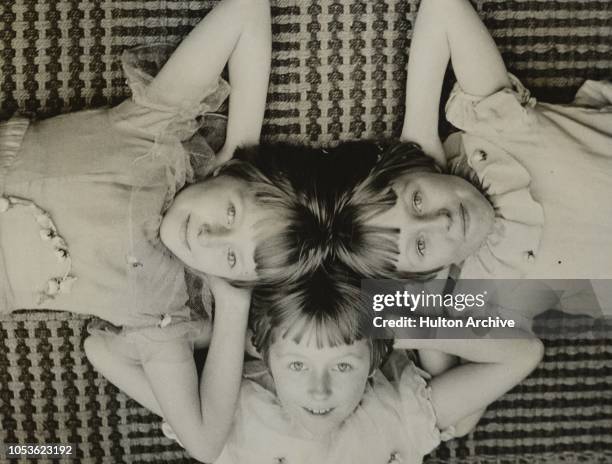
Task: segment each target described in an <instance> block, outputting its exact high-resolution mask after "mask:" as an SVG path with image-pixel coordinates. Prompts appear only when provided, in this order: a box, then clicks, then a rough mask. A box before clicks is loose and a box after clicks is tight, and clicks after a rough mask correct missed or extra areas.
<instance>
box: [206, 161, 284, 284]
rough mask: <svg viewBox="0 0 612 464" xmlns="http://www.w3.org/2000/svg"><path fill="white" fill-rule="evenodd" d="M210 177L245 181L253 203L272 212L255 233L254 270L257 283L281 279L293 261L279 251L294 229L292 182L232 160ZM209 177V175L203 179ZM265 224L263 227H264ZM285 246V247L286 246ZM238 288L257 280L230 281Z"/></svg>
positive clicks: (256, 225)
mask: <svg viewBox="0 0 612 464" xmlns="http://www.w3.org/2000/svg"><path fill="white" fill-rule="evenodd" d="M210 177H228V178H231V179H236V180H239V181H242V182H244V183H246V184H247V185H248V188H249V192H250V193H251V194H252V198H253V201H254V203H255V204H256V205H257V206H260V207H262V208H265V209H267V210H269V211H270V213H271V214H269V215H268V218H271V219H268V222H271V223H268V224H261V223H258V224H255V230H254V231H253V233H254V234H255V236H256V239H257V240H256V241H257V245H256V247H255V255H254V261H255V270H256V271H257V275H258V278H257V283H274V282H278V281H282V280H283V279H284V276H285V275H286V272H287V269H288V268H291V267H292V265H293V264H294V263H293V261H292V259H291V257H290V256H288V255H289V254H290V253H284V254H283V253H279V250H281V249H282V248H283V247H282V245H283V244H284V243H285V241H286V240H285V235H286V231H287V230H288V229H290V228H291V220H292V219H291V217H292V208H293V197H294V195H295V193H294V192H293V190H292V188H291V185H290V184H288V183H287V182H282V181H281V180H282V179H280V178H279V179H275V180H276V181H275V182H273V181H272V180H271V179H270V178H269V177H268V176H266V175H265V174H264V173H263V172H262V171H261V170H260V169H258V168H257V167H256V166H254V165H253V164H252V163H249V162H246V161H242V160H239V159H232V160H230V161H228V162H226V163H224V164H222V165H221V166H220V167H219V168H217V169H216V170H215V171H213V172H211V173H210V174H209V176H208V178H210ZM204 180H206V178H205V179H204ZM264 225H265V227H262V226H264ZM285 248H286V247H285ZM230 283H231V284H232V285H235V286H238V287H252V286H253V285H254V284H255V282H249V281H235V280H234V281H231V282H230Z"/></svg>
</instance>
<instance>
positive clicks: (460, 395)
mask: <svg viewBox="0 0 612 464" xmlns="http://www.w3.org/2000/svg"><path fill="white" fill-rule="evenodd" d="M450 330H453V336H455V337H456V336H458V335H459V334H458V333H457V331H458V330H460V329H450ZM469 332H470V329H466V338H465V339H440V338H436V339H427V340H412V339H403V340H397V341H396V344H395V347H396V348H402V349H419V350H420V349H434V350H439V351H442V352H444V353H448V354H450V355H453V356H458V357H460V358H462V359H464V360H465V361H466V363H465V364H460V365H457V366H455V367H453V368H451V369H449V370H447V371H446V372H444V373H443V374H440V375H438V376H437V377H434V378H433V379H432V381H431V390H432V402H433V405H434V409H435V411H436V415H437V418H438V426H439V427H440V428H446V427H449V426H451V425H456V424H457V423H459V422H461V421H462V420H464V419H466V418H468V417H470V416H472V415H473V414H475V413H477V412H478V411H480V410H482V409H483V408H485V407H486V406H487V405H489V404H490V403H492V402H493V401H495V400H496V399H497V398H499V397H500V396H501V395H503V394H504V393H506V392H507V391H508V390H510V389H511V388H512V387H514V386H515V385H516V384H518V383H519V382H520V381H521V380H522V379H524V378H525V377H526V376H527V375H528V374H529V373H530V372H531V371H532V370H533V369H534V368H535V367H536V366H537V365H538V363H539V362H540V360H541V359H542V355H543V352H544V348H543V345H542V342H540V341H539V340H538V339H536V338H501V337H527V334H526V333H524V332H522V331H520V330H517V329H493V330H491V332H490V333H489V334H488V336H487V338H484V339H469V338H468V337H469V336H470V335H472V336H473V334H470V333H469ZM438 335H439V336H440V337H444V335H443V334H438Z"/></svg>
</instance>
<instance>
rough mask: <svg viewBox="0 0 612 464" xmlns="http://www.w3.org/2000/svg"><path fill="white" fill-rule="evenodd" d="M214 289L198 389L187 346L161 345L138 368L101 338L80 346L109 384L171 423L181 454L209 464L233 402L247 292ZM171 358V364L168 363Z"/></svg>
mask: <svg viewBox="0 0 612 464" xmlns="http://www.w3.org/2000/svg"><path fill="white" fill-rule="evenodd" d="M220 286H221V287H223V286H228V287H229V284H227V283H225V282H216V291H214V290H213V293H214V295H215V301H216V311H215V312H216V318H215V323H214V326H213V331H212V339H211V343H210V348H209V351H208V356H207V358H206V364H205V367H204V373H203V375H202V379H201V381H200V384H199V385H198V374H197V371H196V366H195V362H194V360H193V357H191V356H184V350H185V349H186V347H185V344H187V342H186V341H181V340H178V341H176V342H169V343H164V344H163V346H162V350H163V353H161V356H160V357H155V356H152V357H151V359H149V360H147V361H145V362H144V363H142V364H141V363H139V360H138V358H137V355H136V354H135V353H129V352H127V351H128V350H129V349H130V346H129V344H127V343H126V344H125V346H124V347H121V346H117V345H116V344H115V346H113V350H114V351H117V350H118V349H119V350H121V349H125V350H126V354H127V355H129V356H131V357H132V358H133V359H132V360H130V359H129V358H124V357H121V356H117V355H116V354H114V353H113V352H111V350H109V347H108V346H107V345H106V341H105V339H104V338H103V337H100V336H91V337H89V338H88V339H87V340H86V342H85V350H86V353H87V357H88V358H89V360H90V361H91V363H92V364H93V365H94V366H95V367H96V369H98V370H99V371H100V372H101V373H102V374H103V375H104V376H105V377H106V378H107V379H108V380H110V381H111V382H112V383H113V384H115V385H117V386H118V387H119V388H120V389H121V390H123V391H124V392H125V393H126V394H128V395H129V396H130V397H132V398H134V399H135V400H136V401H138V402H139V403H140V404H142V405H143V406H145V407H146V408H147V409H149V410H151V411H153V412H154V413H156V414H158V415H159V416H161V417H164V418H165V420H166V421H167V422H168V423H169V424H170V426H171V427H172V429H173V430H174V432H175V433H176V435H177V437H178V438H179V440H180V441H181V443H182V445H183V446H184V447H185V449H186V450H187V451H188V452H189V454H191V455H192V456H193V457H194V458H196V459H198V460H201V461H204V462H212V461H214V460H215V459H216V458H217V456H218V455H219V454H220V452H221V450H222V449H223V446H224V445H225V441H226V438H227V435H228V434H229V431H230V428H231V424H232V420H233V417H234V412H235V408H236V402H237V399H238V394H239V389H240V384H241V378H242V363H243V359H244V340H245V333H246V321H247V318H248V309H249V303H250V296H249V292H248V291H245V290H235V289H231V288H230V289H228V288H221V289H219V287H220ZM172 359H176V361H171V360H172Z"/></svg>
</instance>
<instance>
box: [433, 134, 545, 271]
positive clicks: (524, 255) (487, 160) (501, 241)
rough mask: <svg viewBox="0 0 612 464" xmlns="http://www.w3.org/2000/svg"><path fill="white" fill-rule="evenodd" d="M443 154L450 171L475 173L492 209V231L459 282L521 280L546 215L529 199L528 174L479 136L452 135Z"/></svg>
mask: <svg viewBox="0 0 612 464" xmlns="http://www.w3.org/2000/svg"><path fill="white" fill-rule="evenodd" d="M445 150H446V152H447V153H450V154H451V155H450V165H451V166H452V168H453V170H455V171H458V172H463V173H466V172H467V173H470V172H471V173H474V174H475V175H476V176H477V177H478V180H479V181H480V182H481V184H482V185H483V187H484V188H485V189H486V190H487V194H488V196H489V199H490V201H491V203H492V204H493V207H494V209H495V219H494V224H493V228H492V230H491V232H490V233H489V235H488V236H487V238H486V240H485V241H484V242H483V243H482V245H481V246H480V248H479V249H478V250H477V251H476V252H475V253H474V254H473V255H471V256H469V257H468V258H466V260H465V261H464V262H463V265H462V269H461V275H460V277H461V278H462V279H481V278H484V279H486V278H506V279H513V278H521V277H524V276H525V275H526V274H527V273H528V272H529V268H530V267H531V266H533V263H534V262H535V260H536V258H537V254H538V249H539V246H540V239H541V235H542V228H543V225H544V210H543V208H542V205H541V204H540V203H539V202H537V201H536V200H535V199H534V198H533V197H532V195H531V191H530V184H531V175H530V174H529V172H527V170H526V169H525V167H524V166H523V165H521V164H520V163H519V162H518V161H517V160H516V159H515V158H513V157H512V156H511V155H510V154H508V153H507V152H505V151H504V150H502V149H500V148H499V147H498V146H496V145H494V144H492V143H491V142H489V141H488V140H485V139H483V138H481V137H475V136H471V135H469V134H465V133H456V134H453V135H451V136H450V137H449V138H448V139H447V141H446V143H445Z"/></svg>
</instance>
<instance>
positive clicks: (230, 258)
mask: <svg viewBox="0 0 612 464" xmlns="http://www.w3.org/2000/svg"><path fill="white" fill-rule="evenodd" d="M227 264H228V265H229V267H230V268H233V267H234V266H235V265H236V253H234V252H233V251H232V250H231V249H228V250H227Z"/></svg>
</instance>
